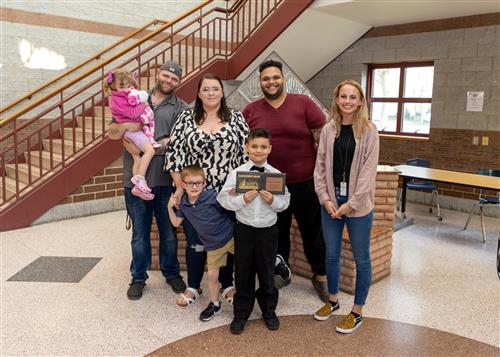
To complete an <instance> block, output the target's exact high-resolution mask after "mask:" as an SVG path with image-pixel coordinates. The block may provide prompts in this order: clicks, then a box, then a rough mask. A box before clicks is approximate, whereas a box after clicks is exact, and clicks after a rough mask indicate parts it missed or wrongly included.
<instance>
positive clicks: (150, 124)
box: [103, 68, 160, 201]
mask: <svg viewBox="0 0 500 357" xmlns="http://www.w3.org/2000/svg"><path fill="white" fill-rule="evenodd" d="M103 87H104V92H105V93H106V94H107V95H109V100H108V102H109V107H110V109H111V114H112V116H113V118H114V119H115V120H116V122H117V123H126V122H133V123H140V124H142V130H139V131H127V132H125V137H127V138H128V139H130V140H131V141H132V142H133V143H134V145H135V146H137V147H138V148H139V149H140V150H141V151H142V153H143V155H142V157H141V156H139V155H132V157H133V159H134V165H133V167H132V173H133V177H132V179H131V181H132V183H133V184H134V187H133V188H132V194H134V195H135V196H137V197H140V198H142V199H143V200H147V201H149V200H152V199H153V198H154V195H153V194H152V193H151V188H149V186H148V184H147V182H146V179H145V175H146V171H147V169H148V166H149V163H150V162H151V159H152V158H153V156H154V154H155V148H157V147H160V145H159V144H158V143H157V142H156V140H155V139H154V115H153V111H152V110H151V108H150V107H149V106H148V104H147V100H148V93H147V92H145V91H139V90H136V89H135V88H134V80H133V77H132V74H131V73H130V72H129V71H127V70H126V69H122V68H119V69H116V70H113V71H110V72H109V73H108V76H107V78H106V79H105V80H104V86H103Z"/></svg>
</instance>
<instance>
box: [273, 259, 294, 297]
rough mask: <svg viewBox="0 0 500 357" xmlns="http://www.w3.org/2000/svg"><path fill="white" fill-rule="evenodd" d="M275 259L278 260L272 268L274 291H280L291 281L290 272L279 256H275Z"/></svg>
mask: <svg viewBox="0 0 500 357" xmlns="http://www.w3.org/2000/svg"><path fill="white" fill-rule="evenodd" d="M276 259H278V260H279V262H278V264H276V266H275V267H274V275H275V276H274V278H275V279H274V286H275V287H276V289H281V288H282V287H285V286H287V285H288V284H290V282H291V281H292V271H291V270H290V267H289V266H288V265H287V264H286V262H285V259H283V257H282V256H281V255H279V254H278V255H276Z"/></svg>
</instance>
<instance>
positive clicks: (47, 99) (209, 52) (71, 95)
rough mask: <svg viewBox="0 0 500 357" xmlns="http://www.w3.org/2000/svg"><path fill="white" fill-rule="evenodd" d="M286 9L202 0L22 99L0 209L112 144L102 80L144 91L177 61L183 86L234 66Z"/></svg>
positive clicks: (3, 142) (8, 127)
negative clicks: (123, 76)
mask: <svg viewBox="0 0 500 357" xmlns="http://www.w3.org/2000/svg"><path fill="white" fill-rule="evenodd" d="M283 2H284V0H260V1H256V0H238V1H235V2H234V3H233V6H232V7H231V8H226V9H223V8H219V7H214V6H213V0H206V1H203V2H202V3H200V4H199V5H197V6H195V7H193V8H192V9H190V10H189V11H187V12H186V13H184V14H183V15H181V16H179V17H177V18H175V19H173V20H172V21H169V22H167V23H165V24H163V25H161V26H160V27H159V28H157V29H155V30H153V31H150V32H149V33H147V34H146V35H144V36H143V37H142V38H141V39H139V40H137V41H136V42H135V43H134V44H132V45H129V46H127V47H126V48H125V49H122V50H120V51H118V53H115V54H113V55H112V56H110V57H109V58H107V59H102V60H101V61H100V62H99V63H98V64H96V65H94V66H93V67H92V68H90V69H88V70H86V71H85V72H84V73H82V74H80V75H78V76H77V77H76V78H73V79H71V80H69V81H67V82H66V83H64V84H62V85H60V86H59V87H58V88H56V89H53V90H51V91H50V92H49V93H47V94H44V95H43V96H41V97H40V98H38V99H35V100H34V101H33V102H32V103H30V104H28V105H25V106H24V107H21V108H18V107H19V106H20V104H21V103H23V102H24V101H25V100H26V98H21V99H20V100H19V101H18V103H17V104H13V105H11V106H9V108H8V109H9V111H15V112H14V113H13V114H9V115H8V116H6V117H5V118H2V119H1V120H0V130H1V133H2V137H1V138H0V170H2V172H1V173H2V175H1V176H0V186H1V189H0V196H1V200H0V207H2V208H4V207H5V206H6V205H10V204H12V203H14V202H16V200H19V198H20V196H22V195H23V194H24V193H25V192H28V191H29V190H31V189H33V186H35V185H36V184H37V183H38V182H40V180H42V179H44V178H45V177H47V176H49V175H52V174H54V172H56V171H57V170H62V169H64V167H65V166H66V165H67V164H68V163H69V162H71V161H73V160H75V158H76V157H77V156H78V155H79V154H81V153H82V152H85V151H87V150H89V149H90V148H91V147H92V146H94V145H96V144H98V143H99V142H102V141H104V140H108V139H107V138H106V135H105V132H106V120H107V119H110V113H109V108H107V100H106V97H105V95H104V92H103V90H102V80H103V79H104V78H105V76H106V74H107V73H108V72H109V71H110V70H112V69H114V68H117V67H125V68H127V69H129V70H130V71H133V72H136V73H138V74H139V81H138V84H139V87H143V88H151V86H152V85H153V83H154V82H153V81H154V72H155V70H156V69H157V68H158V67H159V66H161V64H162V63H164V62H165V61H166V60H175V61H177V62H179V63H180V64H181V65H182V66H183V67H184V81H186V80H189V78H190V77H192V76H195V75H196V73H199V71H201V70H203V69H204V68H206V67H207V66H208V65H210V64H211V63H212V62H213V61H215V60H216V59H225V60H227V59H229V58H230V57H231V56H232V55H233V54H234V53H235V52H236V51H237V50H238V48H239V46H241V44H242V43H243V42H244V41H246V40H247V39H248V38H249V37H250V36H251V35H252V34H253V33H254V32H255V30H256V29H258V27H259V26H260V25H261V24H262V23H263V21H264V20H265V19H266V18H267V17H268V16H270V15H271V14H272V13H273V12H274V11H275V10H276V9H277V8H278V7H279V6H280V5H281V4H282V3H283ZM227 6H228V5H227ZM143 30H144V28H141V29H138V30H137V31H134V32H133V33H134V35H133V36H135V35H137V34H138V33H140V32H142V31H143ZM94 57H95V56H94ZM94 57H93V58H94ZM58 80H59V79H58ZM46 87H47V86H44V88H46ZM33 95H34V93H30V96H33ZM2 110H3V109H2ZM5 111H7V109H6V110H5ZM21 118H22V119H21ZM5 132H7V133H5ZM21 178H23V180H21Z"/></svg>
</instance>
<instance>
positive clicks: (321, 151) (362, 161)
mask: <svg viewBox="0 0 500 357" xmlns="http://www.w3.org/2000/svg"><path fill="white" fill-rule="evenodd" d="M336 133H337V128H336V126H335V122H334V121H333V120H331V121H329V122H328V123H327V124H326V125H325V126H324V127H323V130H322V131H321V137H320V140H319V145H318V155H317V157H316V166H315V168H314V186H315V190H316V194H317V195H318V198H319V202H320V203H321V204H322V205H323V204H324V203H325V201H328V200H330V201H332V202H333V204H334V206H335V208H336V209H337V208H338V204H337V199H336V198H335V188H334V185H333V160H334V157H333V145H334V143H335V135H336ZM355 140H356V149H355V150H354V157H353V160H352V164H351V172H350V175H349V200H348V201H347V203H348V204H349V206H351V208H352V209H353V211H352V212H351V213H350V214H348V215H347V216H348V217H362V216H365V215H367V214H368V213H370V211H371V210H372V209H373V207H374V203H373V201H374V197H375V180H376V176H377V164H378V153H379V139H378V131H377V127H376V126H375V124H373V123H370V127H369V128H368V129H365V130H364V132H363V134H362V135H361V138H360V139H359V140H358V139H355Z"/></svg>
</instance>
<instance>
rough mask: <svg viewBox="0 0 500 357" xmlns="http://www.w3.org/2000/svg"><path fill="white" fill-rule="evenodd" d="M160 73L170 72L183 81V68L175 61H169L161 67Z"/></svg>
mask: <svg viewBox="0 0 500 357" xmlns="http://www.w3.org/2000/svg"><path fill="white" fill-rule="evenodd" d="M160 71H169V72H172V73H173V74H175V75H176V76H177V77H179V79H182V67H181V65H180V64H178V63H177V62H174V61H167V62H165V64H164V65H162V66H161V67H160Z"/></svg>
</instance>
